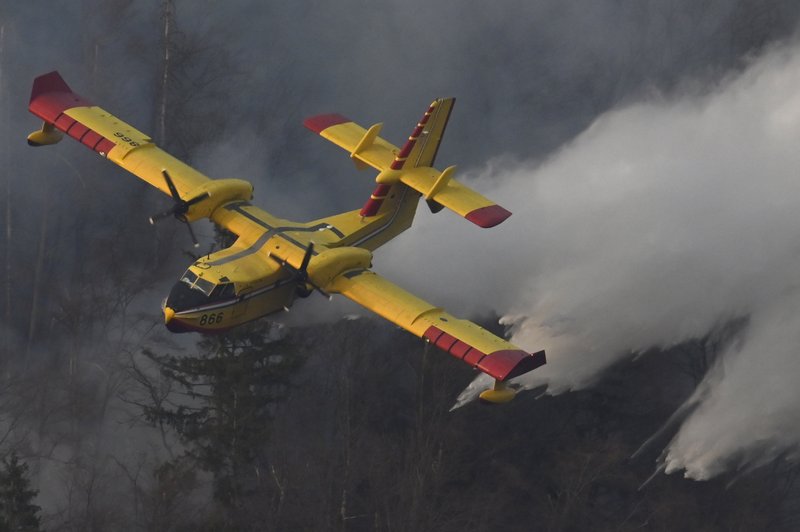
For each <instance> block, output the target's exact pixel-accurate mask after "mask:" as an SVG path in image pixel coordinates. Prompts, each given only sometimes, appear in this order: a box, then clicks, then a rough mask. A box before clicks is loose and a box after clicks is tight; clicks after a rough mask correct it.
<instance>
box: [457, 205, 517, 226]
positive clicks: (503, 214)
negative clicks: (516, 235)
mask: <svg viewBox="0 0 800 532" xmlns="http://www.w3.org/2000/svg"><path fill="white" fill-rule="evenodd" d="M509 216H511V212H510V211H507V210H505V209H504V208H502V207H501V206H500V205H489V206H488V207H481V208H480V209H475V210H474V211H472V212H470V213H467V215H466V216H465V218H466V219H467V220H469V221H470V222H472V223H474V224H475V225H478V226H480V227H484V228H489V227H494V226H495V225H498V224H500V223H502V222H503V221H505V219H506V218H508V217H509Z"/></svg>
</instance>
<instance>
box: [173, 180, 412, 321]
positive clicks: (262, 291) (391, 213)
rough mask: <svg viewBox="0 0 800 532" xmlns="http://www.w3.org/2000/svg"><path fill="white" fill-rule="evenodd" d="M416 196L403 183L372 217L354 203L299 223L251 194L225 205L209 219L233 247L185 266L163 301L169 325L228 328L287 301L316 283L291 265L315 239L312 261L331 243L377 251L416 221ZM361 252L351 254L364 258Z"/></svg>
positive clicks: (296, 264)
mask: <svg viewBox="0 0 800 532" xmlns="http://www.w3.org/2000/svg"><path fill="white" fill-rule="evenodd" d="M418 202H419V194H418V193H417V192H415V191H414V190H412V189H410V188H408V187H406V186H405V185H402V184H400V183H397V184H395V185H392V187H391V190H389V191H388V193H387V195H386V198H385V200H383V202H382V205H381V207H380V210H379V211H378V214H377V215H376V216H371V217H369V218H363V217H362V216H361V215H360V211H358V210H355V211H350V212H346V213H342V214H339V215H336V216H332V217H329V218H324V219H321V220H316V221H312V222H306V223H298V222H291V221H288V220H284V219H281V218H278V217H276V216H273V215H272V214H270V213H268V212H266V211H265V210H263V209H260V208H258V207H256V206H254V205H252V204H250V203H249V202H246V201H233V202H230V203H227V204H225V205H222V206H221V207H219V208H218V209H216V210H215V211H214V212H213V214H212V216H211V219H212V221H214V222H215V223H218V224H219V225H222V226H224V227H226V228H227V229H228V230H229V231H231V232H232V233H234V234H235V235H236V237H237V239H236V241H235V242H234V243H233V245H231V246H230V247H228V248H225V249H222V250H220V251H217V252H215V253H211V254H209V255H206V256H204V257H201V258H199V259H198V260H197V261H195V262H194V263H193V264H192V265H190V266H189V268H188V269H187V270H186V272H184V274H183V275H182V276H181V277H180V279H179V280H178V282H177V283H176V284H175V285H174V286H173V288H172V290H171V291H170V293H169V296H168V297H167V298H166V300H165V302H164V320H165V322H166V326H167V328H168V329H169V330H170V331H172V332H191V331H197V332H222V331H225V330H227V329H230V328H232V327H236V326H237V325H241V324H243V323H246V322H248V321H252V320H255V319H258V318H260V317H263V316H266V315H268V314H271V313H274V312H278V311H283V310H285V309H288V308H289V307H290V306H291V305H292V303H293V302H294V300H295V298H296V297H298V296H300V297H302V296H305V295H307V294H308V293H309V289H310V286H307V285H306V284H305V283H304V282H302V281H300V280H298V278H297V275H296V271H293V268H297V267H299V265H300V264H301V262H302V260H303V256H304V255H305V253H306V251H307V250H308V248H309V244H311V243H313V245H314V250H313V251H312V256H311V259H310V263H309V265H308V266H309V269H313V268H314V266H315V261H319V260H321V257H323V256H325V255H328V256H331V255H332V253H331V252H330V250H333V249H341V250H343V251H344V250H345V249H346V248H360V249H362V250H368V251H372V250H374V249H376V248H378V247H379V246H381V245H383V244H384V243H386V242H387V241H389V240H391V239H392V238H394V237H395V236H397V235H398V234H400V233H401V232H403V231H404V230H406V229H407V228H408V227H410V225H411V222H412V221H413V218H414V214H415V212H416V208H417V204H418ZM354 251H355V250H354ZM337 255H338V256H344V255H347V253H341V252H338V253H337ZM363 255H364V253H363V252H361V253H360V254H359V253H354V254H353V256H358V257H359V259H358V260H363ZM282 263H285V264H288V265H289V266H288V267H286V266H284V265H283V264H282Z"/></svg>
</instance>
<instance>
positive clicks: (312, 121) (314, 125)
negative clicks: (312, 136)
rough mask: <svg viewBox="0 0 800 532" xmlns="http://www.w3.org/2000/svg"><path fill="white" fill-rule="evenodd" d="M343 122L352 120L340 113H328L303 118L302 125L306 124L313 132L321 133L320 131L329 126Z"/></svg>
mask: <svg viewBox="0 0 800 532" xmlns="http://www.w3.org/2000/svg"><path fill="white" fill-rule="evenodd" d="M345 122H352V120H350V119H349V118H347V117H344V116H342V115H340V114H336V113H333V114H328V115H317V116H312V117H311V118H306V119H305V120H303V125H304V126H306V127H307V128H308V129H310V130H311V131H313V132H314V133H322V131H324V130H326V129H328V128H329V127H331V126H335V125H337V124H344V123H345Z"/></svg>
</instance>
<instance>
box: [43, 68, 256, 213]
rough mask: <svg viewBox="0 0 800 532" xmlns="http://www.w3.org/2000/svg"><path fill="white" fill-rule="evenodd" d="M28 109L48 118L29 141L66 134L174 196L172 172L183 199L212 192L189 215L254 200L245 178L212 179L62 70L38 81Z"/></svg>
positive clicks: (55, 139)
mask: <svg viewBox="0 0 800 532" xmlns="http://www.w3.org/2000/svg"><path fill="white" fill-rule="evenodd" d="M29 109H30V111H31V113H33V114H34V115H36V116H38V117H39V118H41V119H42V120H43V121H44V124H43V125H42V129H41V130H40V131H35V132H33V133H31V134H30V135H29V136H28V144H30V145H31V146H42V145H46V144H55V143H56V142H58V141H60V140H61V138H62V137H63V134H62V132H63V133H66V134H67V135H69V136H70V137H72V138H74V139H75V140H77V141H78V142H80V143H81V144H83V145H84V146H86V147H88V148H89V149H91V150H93V151H95V152H97V153H98V154H99V155H101V156H103V157H105V158H107V159H109V160H110V161H112V162H114V163H116V164H117V165H119V166H121V167H122V168H124V169H125V170H127V171H129V172H131V173H132V174H134V175H135V176H136V177H138V178H140V179H142V180H144V181H146V182H147V183H149V184H151V185H153V186H154V187H156V188H158V189H159V190H161V191H162V192H164V193H165V194H168V195H170V196H174V194H173V193H172V192H171V191H170V188H169V184H168V182H167V180H166V179H165V177H164V172H166V173H168V174H169V176H170V178H171V180H172V182H173V183H174V185H175V188H176V189H177V193H178V195H179V196H180V198H181V199H183V200H191V198H199V197H200V196H204V195H207V197H208V198H212V199H205V200H203V201H197V202H196V204H193V205H192V208H191V209H190V211H189V212H188V213H187V216H186V217H187V218H188V219H189V220H190V221H191V220H196V219H198V218H202V217H208V216H210V215H211V212H212V211H213V210H214V209H216V207H219V206H220V205H221V204H222V203H225V202H227V201H233V200H236V199H241V200H249V199H250V198H251V197H252V191H253V187H252V185H250V183H248V182H247V181H243V180H240V179H210V178H209V177H207V176H205V175H203V174H202V173H200V172H198V171H197V170H195V169H194V168H192V167H191V166H189V165H188V164H186V163H183V162H181V161H180V160H178V159H176V158H175V157H173V156H172V155H170V154H169V153H167V152H165V151H164V150H162V149H161V148H159V147H158V146H156V145H155V144H154V143H153V140H152V139H151V138H150V137H149V136H147V135H145V134H144V133H142V132H141V131H139V130H137V129H136V128H134V127H133V126H131V125H129V124H126V123H125V122H123V121H122V120H120V119H119V118H117V117H115V116H113V115H112V114H111V113H109V112H108V111H105V110H103V109H102V108H100V107H97V106H95V105H92V104H91V103H89V102H88V101H87V100H86V99H84V98H83V97H81V96H79V95H78V94H76V93H74V92H73V91H72V89H70V88H69V86H68V85H67V83H66V82H65V81H64V79H63V78H62V77H61V76H60V75H59V73H58V72H50V73H48V74H44V75H42V76H39V77H37V78H36V79H35V80H34V81H33V89H32V90H31V99H30V105H29Z"/></svg>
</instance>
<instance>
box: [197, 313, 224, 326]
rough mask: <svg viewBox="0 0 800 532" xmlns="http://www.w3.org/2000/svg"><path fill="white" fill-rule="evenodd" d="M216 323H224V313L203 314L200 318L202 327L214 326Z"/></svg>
mask: <svg viewBox="0 0 800 532" xmlns="http://www.w3.org/2000/svg"><path fill="white" fill-rule="evenodd" d="M215 323H222V312H220V313H218V314H203V315H202V316H201V317H200V325H214V324H215Z"/></svg>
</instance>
